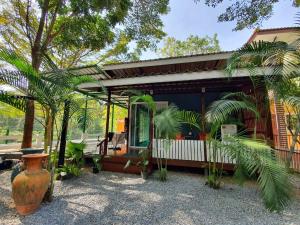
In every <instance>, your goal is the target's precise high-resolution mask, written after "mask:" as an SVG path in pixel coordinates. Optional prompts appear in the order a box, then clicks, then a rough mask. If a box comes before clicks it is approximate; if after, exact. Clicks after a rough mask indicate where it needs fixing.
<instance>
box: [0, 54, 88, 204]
mask: <svg viewBox="0 0 300 225" xmlns="http://www.w3.org/2000/svg"><path fill="white" fill-rule="evenodd" d="M0 59H1V60H2V61H4V62H6V63H8V64H9V65H10V66H9V67H10V68H8V69H5V68H1V69H0V81H1V82H3V83H5V84H8V85H10V86H12V87H14V88H15V89H16V90H17V91H18V92H20V93H22V94H23V95H24V96H27V99H34V100H35V101H36V102H38V103H39V104H40V105H41V106H42V107H43V109H44V110H45V112H46V119H45V120H46V122H45V140H44V143H45V150H46V147H48V146H49V154H50V155H51V154H52V151H54V152H56V151H57V146H56V148H55V149H53V148H52V143H53V131H54V122H55V119H56V116H57V114H58V112H59V110H61V109H62V106H63V104H64V102H65V101H66V100H68V101H70V102H71V104H72V105H75V106H74V107H73V108H76V105H77V102H76V101H72V100H73V99H74V95H75V91H76V90H78V88H77V86H78V85H80V84H82V83H84V82H91V81H93V80H92V79H91V78H89V77H86V76H82V77H74V76H72V75H71V74H68V73H66V72H64V71H61V70H55V71H54V72H52V73H49V74H37V72H36V71H35V70H34V69H33V68H32V66H31V65H30V64H29V63H28V62H27V60H26V59H24V58H22V57H20V56H19V55H18V54H16V53H15V52H13V51H9V50H7V49H1V50H0ZM11 67H14V69H12V68H11ZM29 83H30V85H28V84H29ZM11 98H12V96H10V97H7V96H2V97H0V99H1V100H5V101H6V100H9V99H11ZM21 100H22V101H24V100H23V99H20V100H19V105H20V106H23V105H24V104H22V101H21ZM25 101H26V100H25ZM16 102H18V100H17V99H15V101H14V102H13V104H11V105H12V106H14V107H18V104H16ZM6 103H8V104H10V102H9V101H6ZM25 111H26V107H25ZM24 132H26V131H24ZM49 169H50V170H51V184H50V189H49V192H48V194H49V195H48V197H49V199H51V198H52V192H53V187H54V182H53V178H54V171H55V163H53V162H52V161H50V163H49Z"/></svg>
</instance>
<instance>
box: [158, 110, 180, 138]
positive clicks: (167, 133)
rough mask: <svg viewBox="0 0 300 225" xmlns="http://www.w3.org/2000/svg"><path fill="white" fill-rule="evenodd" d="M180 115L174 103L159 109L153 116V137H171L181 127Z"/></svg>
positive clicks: (174, 135)
mask: <svg viewBox="0 0 300 225" xmlns="http://www.w3.org/2000/svg"><path fill="white" fill-rule="evenodd" d="M181 119H182V118H181V116H180V114H179V110H178V108H177V107H176V106H175V105H169V106H168V107H167V108H164V109H162V110H159V111H157V112H156V114H155V115H154V117H153V122H154V129H155V138H161V139H173V138H175V137H176V134H178V133H179V132H180V129H181V125H182V122H181Z"/></svg>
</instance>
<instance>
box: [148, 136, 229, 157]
mask: <svg viewBox="0 0 300 225" xmlns="http://www.w3.org/2000/svg"><path fill="white" fill-rule="evenodd" d="M204 144H205V142H204V141H202V140H168V141H166V140H163V139H153V142H152V157H153V158H165V159H176V160H190V161H199V162H205V161H212V157H213V149H212V148H211V147H210V146H209V145H208V144H206V155H207V157H206V159H205V148H204ZM216 162H219V163H221V162H223V163H234V161H232V160H231V159H230V158H229V157H228V156H227V155H225V154H224V152H223V151H221V150H220V149H217V152H216Z"/></svg>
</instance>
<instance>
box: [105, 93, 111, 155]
mask: <svg viewBox="0 0 300 225" xmlns="http://www.w3.org/2000/svg"><path fill="white" fill-rule="evenodd" d="M110 105H111V91H110V90H108V96H107V105H106V126H105V141H104V155H107V146H108V130H109V114H110Z"/></svg>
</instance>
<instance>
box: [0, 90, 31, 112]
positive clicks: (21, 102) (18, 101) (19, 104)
mask: <svg viewBox="0 0 300 225" xmlns="http://www.w3.org/2000/svg"><path fill="white" fill-rule="evenodd" d="M0 101H1V102H3V103H6V104H8V105H10V106H13V107H14V108H16V109H19V110H21V111H23V112H26V102H27V99H26V98H25V97H23V96H15V95H11V94H9V93H7V92H5V91H0Z"/></svg>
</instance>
